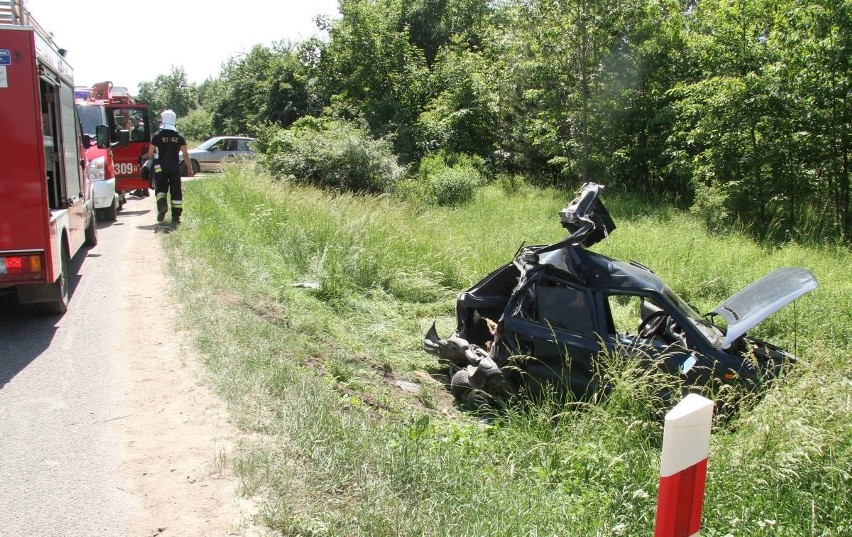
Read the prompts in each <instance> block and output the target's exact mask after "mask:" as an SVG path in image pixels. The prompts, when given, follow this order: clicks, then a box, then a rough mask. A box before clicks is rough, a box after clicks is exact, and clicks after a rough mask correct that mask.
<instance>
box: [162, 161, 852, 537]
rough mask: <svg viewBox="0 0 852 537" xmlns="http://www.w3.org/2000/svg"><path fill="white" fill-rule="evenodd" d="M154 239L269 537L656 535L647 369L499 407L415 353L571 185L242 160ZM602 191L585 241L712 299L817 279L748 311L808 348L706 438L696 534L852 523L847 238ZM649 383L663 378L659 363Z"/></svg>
mask: <svg viewBox="0 0 852 537" xmlns="http://www.w3.org/2000/svg"><path fill="white" fill-rule="evenodd" d="M185 190H186V196H185V198H186V202H185V203H186V218H185V222H186V223H185V224H184V226H183V227H182V228H181V230H180V232H178V233H172V234H169V235H168V236H166V237H165V238H164V241H165V244H166V247H167V249H168V251H169V252H170V254H171V255H170V258H171V259H172V261H171V265H170V266H171V269H170V270H171V271H172V272H173V273H174V275H175V278H179V282H180V285H179V286H178V289H177V292H178V293H179V296H180V300H181V301H182V303H183V315H182V319H183V321H182V322H183V323H185V325H186V326H187V327H189V328H191V332H192V333H193V335H194V337H195V344H196V346H197V348H198V349H199V351H200V354H201V355H202V356H203V357H204V360H205V362H206V365H207V366H208V371H209V374H210V379H211V382H212V383H214V384H215V385H216V387H217V389H218V390H219V392H220V393H221V394H222V395H223V396H224V397H225V398H226V399H227V401H228V402H229V404H230V406H231V410H232V413H233V416H234V420H235V421H236V423H237V425H238V426H239V427H240V428H241V429H242V430H243V431H245V432H246V433H247V438H250V439H251V441H250V442H248V441H247V443H246V445H245V447H244V449H243V450H242V451H241V452H240V454H239V455H238V456H236V457H235V458H234V460H233V461H231V462H232V464H233V466H234V468H235V469H236V470H237V472H238V475H239V476H240V478H241V480H242V483H243V486H244V489H245V492H246V493H251V494H258V493H259V494H262V495H263V496H264V497H265V498H266V501H265V503H264V509H263V513H262V516H263V519H264V520H263V522H264V523H265V524H266V525H268V526H269V527H270V528H273V529H274V530H276V531H278V532H280V534H281V535H310V536H325V535H329V536H332V535H334V536H337V535H339V536H344V535H345V536H359V535H363V536H385V535H388V536H390V535H453V536H478V537H481V536H518V535H563V536H573V535H576V536H589V535H649V534H651V533H652V531H653V525H654V514H655V508H656V489H657V480H658V470H659V448H660V444H661V438H662V430H661V424H660V422H659V420H658V418H655V417H654V415H653V412H649V408H648V407H649V405H650V404H651V403H650V402H649V400H648V399H647V398H646V397H644V394H647V393H652V392H653V391H654V390H653V387H651V389H649V386H648V384H647V382H649V381H642V380H637V379H636V378H635V377H634V376H632V375H623V376H619V377H618V378H616V379H614V381H615V382H616V392H615V394H614V396H613V397H610V398H609V399H608V400H607V401H606V402H605V403H602V404H600V405H595V406H583V407H577V406H574V405H562V404H560V403H558V402H556V400H551V401H549V402H548V401H543V402H542V403H541V404H537V405H524V406H520V407H517V408H513V409H511V410H507V411H505V412H502V413H500V414H498V415H497V416H496V417H491V419H489V420H482V419H479V418H478V417H477V416H475V415H472V414H470V413H467V412H463V411H459V410H458V409H456V408H455V407H454V406H453V404H452V402H451V397H450V396H449V393H448V391H447V389H446V387H445V386H444V384H443V383H442V382H443V381H445V380H446V379H445V378H443V377H442V371H440V370H439V369H438V368H437V364H436V363H435V362H434V361H433V359H432V357H430V356H429V355H427V354H425V353H424V352H423V351H422V350H421V345H422V337H423V334H424V333H425V332H426V330H427V328H428V326H429V325H430V324H431V322H432V321H433V320H435V319H437V320H438V326H439V331H440V333H441V334H449V333H450V332H451V330H452V328H453V324H454V321H453V318H452V311H453V304H454V301H455V295H456V293H457V292H458V291H459V290H461V289H462V288H464V287H467V286H468V285H470V284H472V283H473V282H475V281H476V280H477V279H479V278H480V277H481V276H483V275H484V274H486V273H487V272H489V271H491V270H492V269H494V268H496V267H497V266H498V265H500V264H502V263H504V262H506V261H508V260H509V259H510V258H511V256H512V255H513V254H514V252H515V251H516V250H517V248H518V247H519V246H520V245H521V243H523V242H526V243H528V244H542V243H547V242H552V241H554V240H556V239H558V238H561V237H563V236H564V230H562V229H561V228H560V227H559V224H558V219H557V216H556V213H557V211H558V210H559V209H560V208H561V207H562V206H564V205H565V203H566V202H567V201H569V199H570V198H571V197H573V194H574V193H573V192H571V193H564V192H555V191H541V190H525V189H521V190H520V191H518V192H514V193H513V194H511V195H509V194H507V193H506V192H505V191H504V190H501V189H499V188H496V187H486V188H484V189H482V190H480V191H479V192H478V193H477V195H476V200H475V203H473V204H471V205H468V206H464V207H460V208H440V207H439V208H432V209H428V210H425V209H417V208H414V207H411V206H409V205H407V204H405V203H402V202H398V201H395V200H393V199H391V198H388V197H363V196H353V195H333V194H329V193H327V192H322V191H318V190H315V189H312V188H305V187H298V188H297V187H293V186H288V185H286V184H281V183H276V182H272V181H270V180H269V179H268V178H267V177H266V176H265V175H264V174H262V173H259V172H257V171H255V170H253V169H250V168H231V169H229V170H227V171H226V172H225V173H223V174H217V175H216V176H213V177H209V178H205V179H203V180H198V181H192V182H188V183H187V184H186V186H185ZM604 200H605V202H606V204H607V206H608V208H609V210H610V212H611V213H612V215H613V217H614V218H615V220H616V223H617V225H618V226H619V229H617V230H616V231H615V233H614V234H613V235H612V237H610V238H609V239H608V240H607V241H606V242H605V243H602V244H601V245H598V246H596V249H598V250H599V251H602V252H603V253H606V254H607V255H611V256H613V257H618V258H625V259H627V258H631V259H636V260H637V261H639V262H641V263H643V264H646V265H649V266H651V267H652V268H653V269H654V270H655V272H657V274H659V275H660V276H661V277H663V279H665V280H667V281H668V282H669V283H670V284H671V285H672V286H673V287H674V288H675V290H676V291H677V292H678V293H680V294H681V295H682V296H684V297H685V298H687V299H688V300H690V301H691V302H693V303H694V304H696V305H697V306H698V307H699V309H701V310H707V309H709V308H710V307H712V306H715V304H716V303H718V302H719V301H721V300H722V299H724V298H726V297H727V296H729V295H730V294H732V293H733V292H735V291H736V290H738V289H740V288H741V287H743V286H744V285H746V284H747V283H749V282H750V281H752V280H753V279H756V278H757V277H759V276H761V275H763V274H765V273H766V272H768V271H769V270H771V269H772V268H775V267H777V266H782V265H799V266H804V267H807V268H809V269H811V270H812V271H813V272H814V274H815V275H816V277H817V279H818V280H819V281H820V284H821V286H820V288H819V289H817V290H816V291H815V292H813V293H811V294H810V295H808V296H806V297H804V298H803V299H800V300H799V301H798V302H797V303H796V306H795V308H793V307H788V308H787V309H785V310H783V311H781V312H779V313H778V314H776V316H775V317H773V318H772V319H771V320H770V321H769V322H767V323H764V325H762V326H761V327H760V330H761V332H760V334H759V335H761V336H764V337H766V338H767V339H770V340H771V341H774V342H776V343H778V344H780V345H782V346H786V347H788V348H790V349H793V348H795V349H796V351H797V353H798V355H799V356H800V359H801V363H800V364H799V365H798V366H797V368H796V369H795V370H794V371H793V372H792V373H791V375H790V376H789V377H787V379H786V380H785V381H784V382H782V383H779V384H778V385H776V386H774V387H773V388H772V389H771V390H770V391H769V393H767V394H766V396H765V397H764V398H763V399H762V400H761V401H760V402H758V403H757V404H755V405H754V406H753V407H749V408H748V409H747V410H745V411H743V412H742V413H741V414H740V415H739V416H738V417H737V418H736V419H734V420H731V421H726V422H725V423H719V424H718V425H717V427H716V430H715V432H714V436H713V439H712V446H711V449H712V452H711V458H710V461H709V474H708V492H707V497H706V500H705V509H704V524H703V527H702V535H709V536H714V535H719V536H722V535H791V536H792V535H797V536H798V535H823V536H833V535H848V534H849V532H852V526H850V522H849V521H850V520H852V500H850V498H849V494H848V491H849V490H850V488H851V487H850V486H852V476H850V468H852V448H850V447H849V446H850V445H852V417H850V416H852V402H850V395H849V394H850V387H852V366H850V361H849V356H850V347H852V343H850V342H852V320H850V318H851V317H852V284H850V281H849V278H848V268H849V266H850V262H852V255H850V253H849V252H848V251H842V250H835V249H824V250H820V249H807V248H802V247H798V246H794V245H791V246H788V247H784V248H778V249H767V248H764V247H761V246H759V245H756V244H754V243H753V242H750V241H749V240H747V239H745V238H744V237H742V236H735V235H725V236H711V235H708V234H707V233H706V232H705V231H703V229H702V228H701V227H700V226H699V225H698V223H696V222H695V221H694V220H693V219H691V218H689V217H688V216H685V215H683V214H681V213H679V212H676V211H674V210H670V209H666V208H659V207H652V206H649V205H647V204H644V203H640V202H637V201H635V200H631V199H622V198H619V197H617V196H607V194H606V193H605V194H604ZM650 382H653V380H651V381H650Z"/></svg>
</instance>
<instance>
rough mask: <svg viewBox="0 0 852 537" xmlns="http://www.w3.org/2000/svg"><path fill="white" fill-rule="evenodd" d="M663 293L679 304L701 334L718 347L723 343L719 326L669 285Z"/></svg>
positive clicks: (676, 304) (679, 307) (675, 303)
mask: <svg viewBox="0 0 852 537" xmlns="http://www.w3.org/2000/svg"><path fill="white" fill-rule="evenodd" d="M663 293H664V294H665V295H666V297H667V298H668V299H669V300H670V301H671V302H672V303H673V304H674V305H675V306H677V309H678V310H680V312H681V313H683V314H684V315H685V316H686V317H687V319H689V321H690V322H691V323H692V324H693V325H694V326H695V328H697V329H698V331H699V332H701V335H703V336H704V337H705V338H706V339H707V341H708V342H709V343H710V344H711V345H713V346H714V347H717V348H718V347H719V346H720V345H721V344H722V341H723V337H722V336H723V335H722V331H721V330H719V328H718V327H716V326H714V325H712V324H710V323H709V322H707V319H705V318H704V317H702V316H701V314H700V313H698V312H697V311H695V308H693V307H692V306H690V305H689V303H688V302H686V301H685V300H684V299H682V298H680V297H679V296H678V295H677V294H675V292H674V291H672V290H671V289H670V288H669V287H668V286H665V287H664V288H663Z"/></svg>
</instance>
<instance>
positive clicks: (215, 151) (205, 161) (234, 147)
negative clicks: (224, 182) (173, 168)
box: [181, 136, 254, 175]
mask: <svg viewBox="0 0 852 537" xmlns="http://www.w3.org/2000/svg"><path fill="white" fill-rule="evenodd" d="M253 143H254V138H249V137H248V136H214V137H213V138H210V139H209V140H206V141H204V142H202V143H201V144H200V145H199V146H198V147H196V148H195V149H190V150H189V159H190V161H192V170H193V171H194V172H195V173H198V172H210V171H219V170H221V169H222V163H223V162H226V161H228V160H237V159H240V158H251V157H252V156H253V155H254V151H253V149H252V144H253ZM181 169H182V175H186V173H185V172H186V168H181Z"/></svg>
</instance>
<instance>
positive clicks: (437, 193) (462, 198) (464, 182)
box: [429, 168, 478, 206]
mask: <svg viewBox="0 0 852 537" xmlns="http://www.w3.org/2000/svg"><path fill="white" fill-rule="evenodd" d="M477 184H478V177H476V176H475V175H474V174H472V173H471V170H470V169H468V168H445V169H444V170H441V171H440V172H437V173H435V174H434V175H432V176H431V177H430V178H429V192H430V193H431V197H432V199H434V200H435V203H437V204H438V205H442V206H456V205H464V204H465V203H468V202H470V201H471V200H472V199H473V195H474V194H475V193H476V186H477Z"/></svg>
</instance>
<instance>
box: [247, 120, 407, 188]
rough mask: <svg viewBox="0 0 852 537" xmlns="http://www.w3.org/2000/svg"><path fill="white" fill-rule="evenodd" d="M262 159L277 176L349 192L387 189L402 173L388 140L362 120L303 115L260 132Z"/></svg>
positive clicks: (402, 170) (391, 186) (259, 145)
mask: <svg viewBox="0 0 852 537" xmlns="http://www.w3.org/2000/svg"><path fill="white" fill-rule="evenodd" d="M258 147H259V151H260V153H261V163H262V164H263V165H264V166H265V167H266V168H267V169H268V170H269V171H270V172H271V173H272V175H273V176H274V177H275V178H277V179H287V180H292V181H296V182H302V183H309V184H313V185H315V186H319V187H322V188H330V189H334V190H342V191H349V192H368V193H383V192H390V191H391V190H392V189H393V186H394V184H395V183H396V182H397V181H399V179H400V178H401V177H402V176H403V174H404V168H403V167H402V166H400V165H399V164H398V163H397V161H396V158H395V157H394V155H393V151H392V147H391V144H390V143H389V142H387V141H385V140H375V139H373V138H372V137H371V136H370V135H369V133H368V131H367V129H366V128H365V127H363V126H361V125H357V124H355V123H352V122H347V121H343V120H339V119H325V118H314V117H305V118H302V119H300V120H299V121H296V122H295V123H293V125H291V126H290V128H289V129H282V128H280V127H275V126H270V127H267V128H266V129H265V130H263V131H262V132H261V134H260V135H259V144H258Z"/></svg>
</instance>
